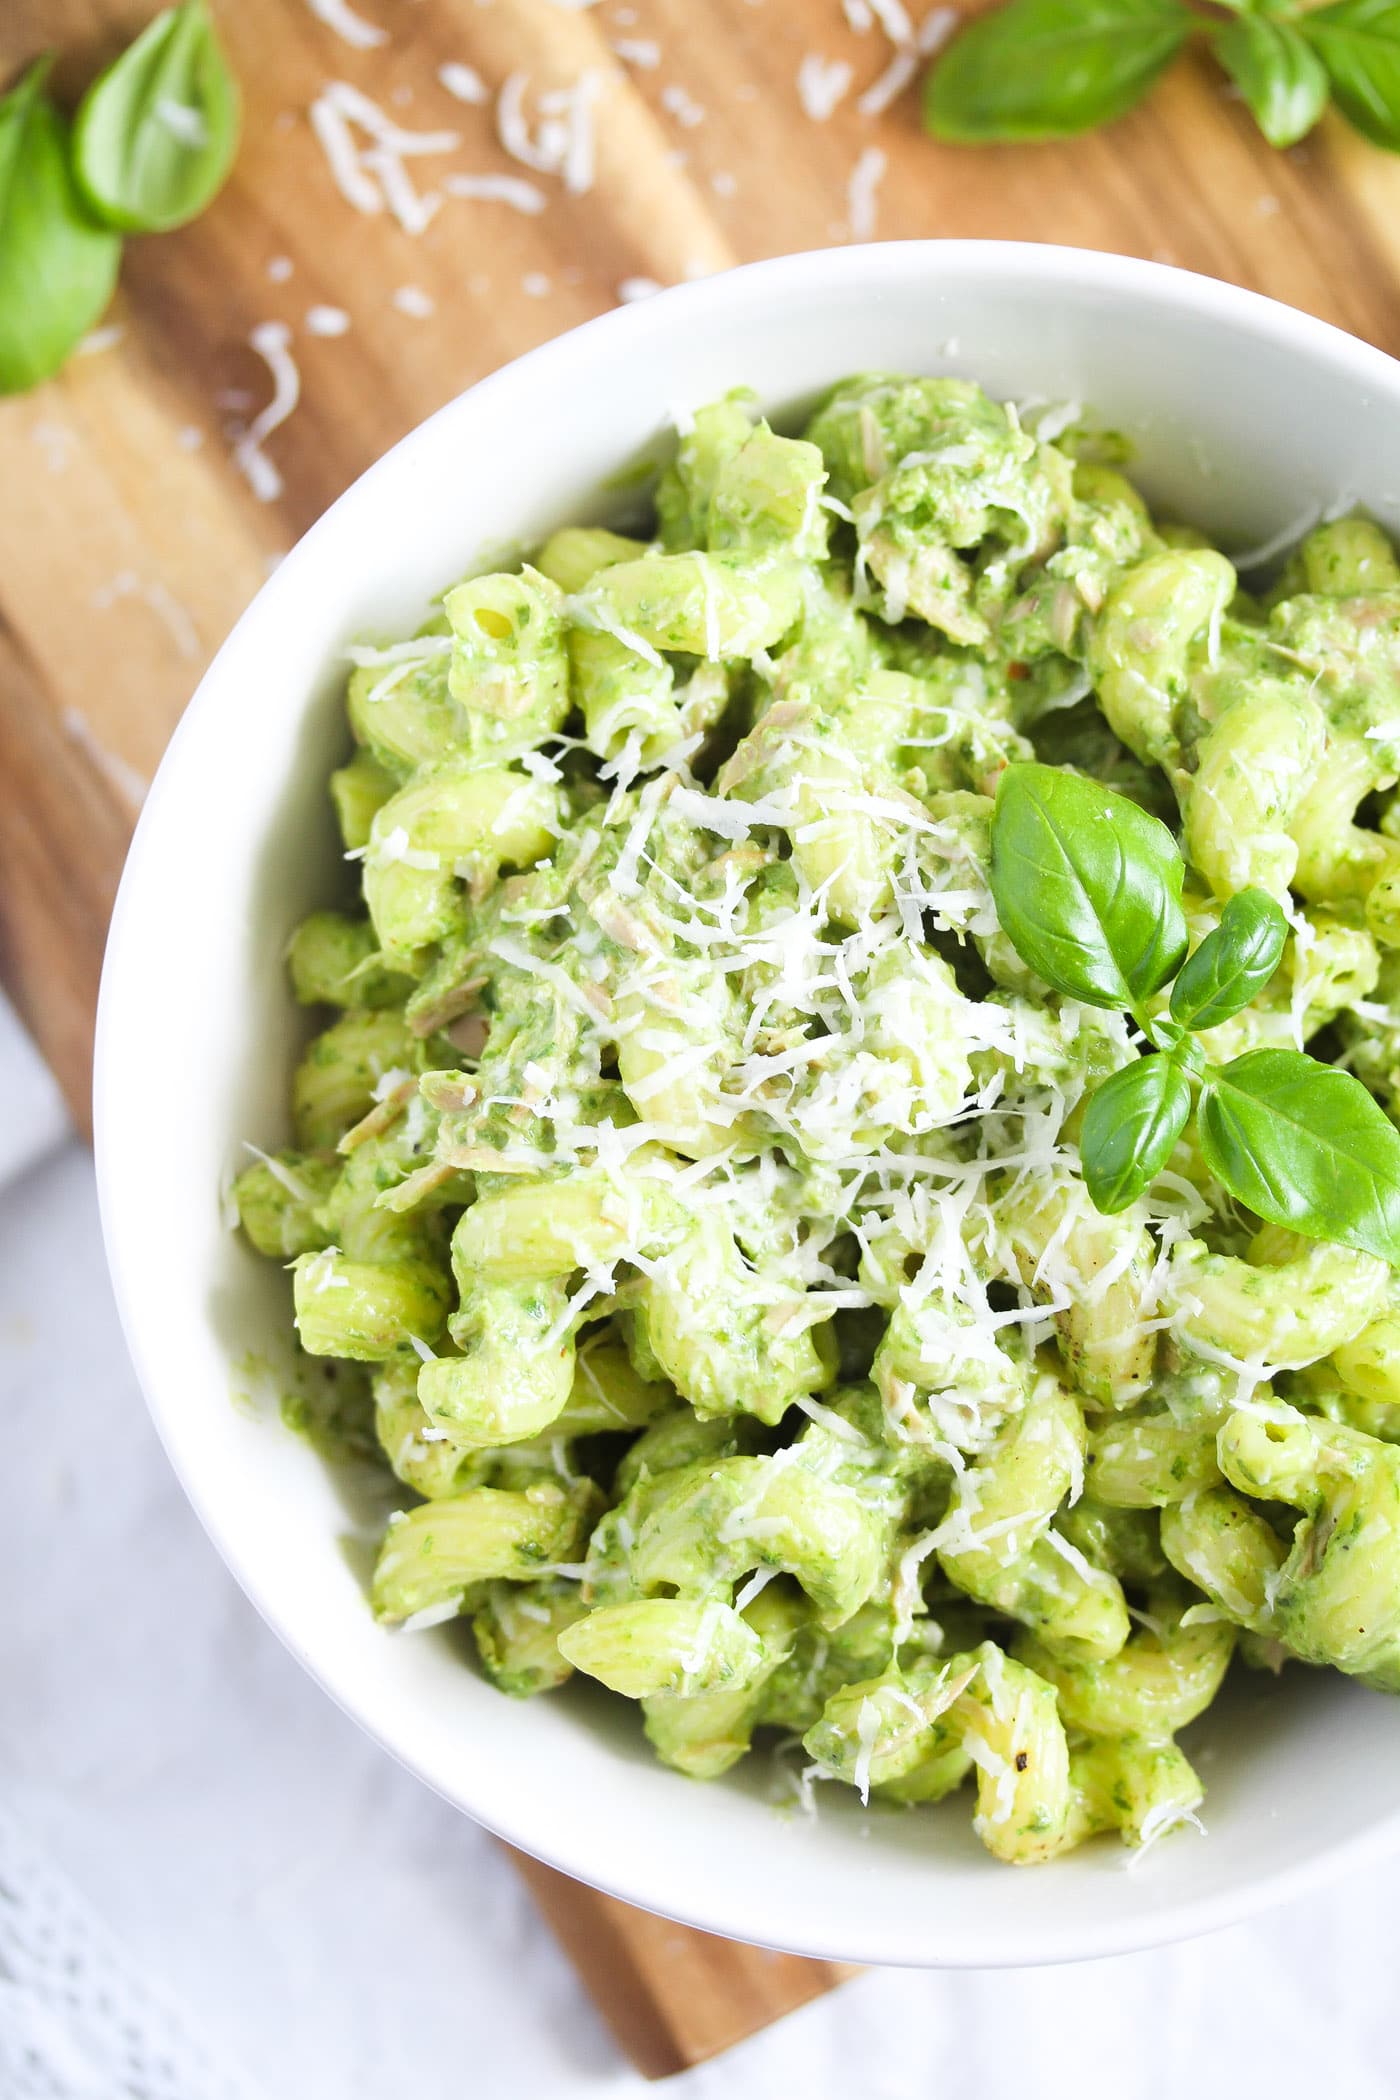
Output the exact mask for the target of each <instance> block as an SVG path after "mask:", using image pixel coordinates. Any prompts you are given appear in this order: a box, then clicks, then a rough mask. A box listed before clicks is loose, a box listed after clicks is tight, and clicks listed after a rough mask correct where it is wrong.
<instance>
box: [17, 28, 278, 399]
mask: <svg viewBox="0 0 1400 2100" xmlns="http://www.w3.org/2000/svg"><path fill="white" fill-rule="evenodd" d="M52 63H53V61H52V58H41V59H39V60H38V61H37V62H36V63H35V64H34V65H32V66H31V67H30V68H29V70H28V72H26V73H25V74H24V75H23V77H22V78H21V80H20V81H19V83H18V85H17V86H16V87H14V88H12V89H11V91H10V93H9V94H8V95H6V96H4V97H3V99H0V394H12V393H19V392H22V391H23V390H25V389H26V388H28V387H32V386H37V385H38V384H39V382H40V381H41V380H44V379H48V378H50V377H51V376H52V375H53V373H55V372H56V371H58V369H59V367H60V366H61V365H62V364H63V363H64V361H65V359H66V358H67V357H68V356H69V355H70V353H71V352H72V351H73V350H74V349H75V348H76V346H77V344H78V343H79V341H80V340H81V338H82V337H83V336H84V335H85V334H86V333H87V331H88V329H89V328H91V327H92V325H93V323H94V322H95V321H96V320H97V319H98V318H99V317H100V315H101V314H102V311H103V309H104V308H105V307H106V305H107V302H108V300H109V299H110V298H111V296H112V291H113V288H114V286H115V284H116V281H117V271H118V268H119V267H120V263H121V248H122V244H121V236H122V234H124V233H159V232H163V231H165V230H167V229H168V228H170V227H172V226H182V225H184V223H185V222H186V220H188V219H192V218H193V217H194V216H195V215H196V214H197V213H198V212H201V211H203V209H204V207H205V206H206V205H207V204H208V203H209V202H210V200H211V198H212V197H213V196H214V194H215V192H216V191H217V190H218V189H219V188H220V186H221V184H222V183H223V181H224V178H225V176H226V175H227V174H228V171H229V168H230V166H231V165H232V162H233V156H234V153H235V151H236V149H237V145H238V88H237V85H236V83H235V81H234V78H233V75H232V74H231V73H230V71H229V68H228V64H227V61H226V60H225V58H224V55H223V52H222V50H221V49H220V46H219V41H218V38H217V37H216V36H215V33H214V28H213V24H212V22H211V21H210V19H209V12H208V8H207V6H206V4H205V0H183V5H181V6H179V7H172V8H167V9H166V11H165V12H164V13H163V14H160V15H157V16H156V18H155V20H154V21H153V22H151V23H150V24H149V25H148V26H147V28H146V29H145V30H144V31H143V32H142V34H141V35H140V36H139V37H138V38H137V40H136V42H135V43H134V44H133V45H131V47H130V49H129V50H127V51H125V52H123V54H122V55H121V57H120V58H118V59H117V61H116V62H115V64H114V65H112V66H111V67H109V68H108V70H107V72H105V73H104V74H103V75H102V77H101V78H100V79H99V80H97V81H95V82H94V83H93V85H92V86H91V87H90V88H89V89H88V92H87V94H86V95H85V96H84V98H83V101H82V104H81V106H80V107H79V110H78V115H77V119H76V122H75V124H74V127H73V132H72V136H71V138H70V135H69V131H68V126H67V124H66V123H65V122H64V119H63V116H62V114H61V113H60V111H59V110H58V109H57V108H56V107H55V105H54V103H53V101H52V99H51V98H50V96H49V93H48V75H49V71H50V68H51V66H52Z"/></svg>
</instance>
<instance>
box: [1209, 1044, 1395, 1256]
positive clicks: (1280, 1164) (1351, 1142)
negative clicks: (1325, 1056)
mask: <svg viewBox="0 0 1400 2100" xmlns="http://www.w3.org/2000/svg"><path fill="white" fill-rule="evenodd" d="M1196 1127H1197V1131H1198V1133H1199V1136H1200V1143H1201V1154H1202V1157H1203V1158H1204V1160H1205V1163H1206V1165H1207V1166H1208V1167H1209V1168H1210V1170H1211V1172H1212V1174H1214V1175H1215V1177H1216V1179H1217V1180H1218V1181H1221V1182H1223V1183H1224V1185H1225V1187H1226V1188H1227V1189H1228V1190H1229V1191H1230V1194H1231V1195H1232V1196H1236V1197H1238V1199H1239V1201H1240V1202H1241V1203H1243V1204H1246V1205H1247V1206H1248V1208H1249V1209H1250V1210H1252V1211H1254V1212H1256V1213H1257V1215H1258V1216H1259V1217H1261V1218H1264V1219H1266V1220H1267V1221H1268V1223H1269V1224H1271V1225H1289V1226H1291V1227H1292V1228H1293V1230H1294V1231H1295V1232H1301V1233H1303V1234H1304V1235H1305V1236H1306V1237H1307V1238H1308V1239H1314V1240H1336V1241H1338V1242H1339V1243H1340V1244H1341V1245H1342V1246H1344V1247H1359V1248H1360V1249H1361V1250H1362V1251H1363V1252H1364V1253H1367V1254H1378V1255H1380V1257H1381V1259H1382V1260H1383V1261H1388V1262H1392V1263H1395V1264H1397V1265H1400V1131H1397V1129H1396V1128H1395V1125H1394V1124H1393V1123H1392V1122H1391V1120H1390V1118H1389V1116H1387V1115H1386V1114H1385V1112H1384V1110H1383V1109H1382V1108H1381V1107H1380V1105H1379V1103H1378V1102H1376V1101H1374V1100H1373V1099H1372V1097H1371V1095H1370V1094H1368V1093H1367V1091H1366V1089H1365V1087H1364V1086H1362V1084H1361V1082H1360V1080H1359V1079H1353V1077H1352V1075H1351V1073H1350V1072H1340V1071H1338V1070H1337V1068H1336V1066H1335V1065H1323V1064H1319V1063H1318V1062H1317V1060H1316V1059H1315V1058H1311V1057H1305V1056H1304V1055H1303V1053H1302V1051H1301V1050H1250V1051H1248V1052H1246V1054H1245V1055H1244V1056H1243V1057H1237V1058H1236V1059H1235V1060H1234V1062H1233V1063H1232V1064H1228V1065H1226V1066H1225V1068H1224V1070H1223V1071H1220V1072H1217V1073H1215V1074H1214V1075H1213V1076H1212V1078H1211V1079H1210V1080H1208V1081H1207V1083H1206V1085H1205V1087H1204V1088H1203V1089H1202V1091H1201V1098H1200V1103H1199V1106H1198V1108H1197V1112H1196Z"/></svg>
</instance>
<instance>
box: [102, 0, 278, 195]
mask: <svg viewBox="0 0 1400 2100" xmlns="http://www.w3.org/2000/svg"><path fill="white" fill-rule="evenodd" d="M237 147H238V86H237V83H236V81H235V80H234V77H233V75H232V73H231V72H230V70H229V67H228V62H227V60H226V59H225V57H224V54H223V50H222V48H221V47H220V44H219V40H218V37H217V36H216V35H215V32H214V25H213V23H212V22H211V21H210V19H209V11H208V8H207V7H206V5H205V0H184V5H183V6H180V7H174V8H167V9H166V11H165V12H164V13H163V14H159V15H157V16H156V18H155V20H154V21H153V22H151V23H150V24H149V25H148V26H147V28H146V29H144V30H143V31H142V33H141V35H140V36H139V37H138V38H137V39H136V42H135V43H134V44H132V45H130V46H129V48H128V49H127V50H125V51H124V52H123V53H122V55H121V57H120V58H119V59H117V60H116V62H115V64H113V65H111V66H109V67H108V69H107V71H106V72H105V73H103V74H102V75H101V76H100V78H98V79H97V80H95V81H94V82H93V84H92V86H91V87H90V88H89V89H88V91H87V94H86V95H85V96H84V97H83V100H82V104H81V106H80V108H79V110H78V115H77V121H76V123H75V125H74V132H73V152H74V166H75V170H76V173H77V177H78V180H79V182H80V183H81V184H82V187H83V190H84V192H85V194H86V196H87V198H88V200H89V202H90V203H91V205H92V207H93V209H94V210H95V211H96V212H98V213H100V215H101V216H102V217H103V218H104V219H105V220H107V222H108V223H109V224H110V225H112V226H119V227H121V228H122V229H123V231H125V232H127V233H163V232H168V231H169V230H170V228H171V227H174V226H183V225H185V224H186V223H187V221H188V220H190V219H193V218H196V217H197V216H198V215H199V213H200V212H202V211H203V210H204V208H205V206H206V205H207V204H209V203H210V202H211V200H212V199H213V197H214V196H215V194H216V193H217V192H218V190H219V189H220V188H222V186H223V182H224V178H225V177H226V176H227V174H228V171H229V169H230V167H231V166H232V165H233V157H234V154H235V152H236V151H237Z"/></svg>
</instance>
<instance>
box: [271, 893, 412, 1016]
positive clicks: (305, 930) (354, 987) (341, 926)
mask: <svg viewBox="0 0 1400 2100" xmlns="http://www.w3.org/2000/svg"><path fill="white" fill-rule="evenodd" d="M287 967H288V970H289V971H290V973H291V979H292V990H293V992H294V993H295V994H296V997H297V999H298V1000H299V1001H300V1002H301V1004H302V1005H303V1006H317V1005H321V1006H358V1007H361V1008H366V1007H367V1008H375V1007H381V1006H402V1004H403V1002H404V1000H405V999H406V998H407V997H408V995H409V993H410V992H411V991H412V989H413V983H412V979H411V978H408V977H404V976H401V975H400V974H399V973H398V972H397V971H394V970H390V969H387V968H386V967H385V965H384V961H383V959H382V957H381V956H380V953H379V943H378V941H377V940H376V939H375V937H374V928H373V927H372V926H371V925H370V923H369V921H368V920H367V919H351V918H347V917H346V916H345V914H344V913H343V912H338V911H314V912H312V913H311V915H310V917H309V918H305V919H303V920H302V922H301V924H300V925H299V926H298V927H297V930H296V932H295V933H294V934H293V935H292V938H291V941H290V943H289V945H288V948H287Z"/></svg>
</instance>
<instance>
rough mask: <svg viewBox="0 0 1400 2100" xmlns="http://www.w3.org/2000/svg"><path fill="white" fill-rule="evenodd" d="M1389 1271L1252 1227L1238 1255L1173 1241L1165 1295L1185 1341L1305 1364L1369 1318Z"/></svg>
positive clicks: (1343, 1251)
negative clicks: (1245, 1253)
mask: <svg viewBox="0 0 1400 2100" xmlns="http://www.w3.org/2000/svg"><path fill="white" fill-rule="evenodd" d="M1389 1273H1390V1272H1389V1270H1388V1268H1387V1266H1386V1264H1385V1263H1384V1262H1383V1261H1381V1260H1380V1259H1379V1258H1378V1257H1377V1256H1376V1255H1374V1254H1360V1253H1357V1252H1355V1251H1354V1250H1353V1249H1351V1248H1349V1247H1337V1246H1332V1245H1329V1244H1328V1243H1326V1242H1325V1241H1317V1240H1300V1239H1298V1238H1296V1236H1295V1235H1294V1234H1292V1233H1287V1232H1281V1231H1279V1230H1277V1229H1275V1228H1270V1229H1268V1230H1266V1231H1265V1232H1261V1233H1259V1234H1257V1235H1256V1237H1255V1239H1254V1241H1253V1242H1252V1244H1251V1247H1250V1256H1249V1259H1247V1260H1241V1259H1240V1258H1239V1256H1237V1255H1233V1254H1212V1253H1211V1251H1210V1249H1209V1248H1208V1247H1207V1246H1206V1245H1205V1244H1204V1242H1203V1241H1201V1240H1196V1239H1183V1240H1180V1241H1178V1243H1177V1244H1176V1246H1175V1247H1173V1249H1172V1253H1171V1268H1170V1272H1169V1275H1168V1279H1167V1285H1166V1293H1165V1296H1166V1304H1167V1306H1168V1308H1169V1310H1170V1311H1171V1314H1172V1327H1173V1332H1174V1333H1176V1334H1177V1335H1179V1336H1180V1338H1181V1340H1182V1341H1183V1342H1184V1343H1185V1345H1186V1346H1187V1348H1188V1349H1189V1348H1190V1347H1191V1346H1192V1345H1193V1344H1199V1345H1200V1346H1201V1348H1202V1351H1203V1353H1207V1354H1208V1353H1209V1352H1210V1351H1212V1350H1214V1351H1221V1352H1223V1353H1224V1354H1225V1355H1227V1356H1234V1357H1243V1358H1246V1359H1248V1360H1250V1361H1259V1362H1267V1363H1270V1364H1276V1365H1278V1366H1280V1367H1282V1368H1288V1367H1290V1366H1294V1365H1299V1364H1310V1363H1315V1362H1316V1361H1317V1359H1318V1357H1320V1356H1328V1355H1330V1354H1331V1353H1332V1351H1333V1350H1334V1349H1336V1348H1337V1347H1338V1346H1339V1345H1340V1344H1342V1343H1344V1342H1348V1341H1350V1340H1352V1339H1353V1338H1354V1337H1355V1336H1356V1335H1358V1334H1360V1333H1361V1332H1362V1331H1363V1329H1364V1328H1366V1327H1367V1326H1369V1324H1370V1322H1371V1320H1372V1319H1373V1317H1374V1316H1375V1314H1376V1313H1377V1312H1378V1311H1379V1309H1380V1306H1381V1303H1382V1301H1383V1299H1384V1296H1385V1292H1386V1289H1387V1284H1388V1280H1389Z"/></svg>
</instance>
